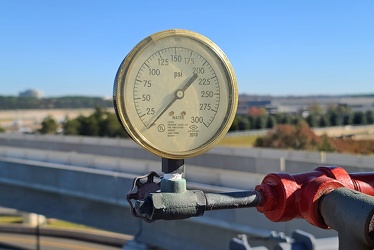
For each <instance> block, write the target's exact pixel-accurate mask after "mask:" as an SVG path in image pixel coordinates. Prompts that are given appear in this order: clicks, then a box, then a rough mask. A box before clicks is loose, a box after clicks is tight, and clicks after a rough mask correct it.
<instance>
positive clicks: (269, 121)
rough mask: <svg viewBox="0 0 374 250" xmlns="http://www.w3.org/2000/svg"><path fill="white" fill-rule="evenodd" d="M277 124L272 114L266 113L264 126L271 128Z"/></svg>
mask: <svg viewBox="0 0 374 250" xmlns="http://www.w3.org/2000/svg"><path fill="white" fill-rule="evenodd" d="M275 125H277V121H276V120H275V118H274V116H272V115H268V116H267V119H266V128H273V127H275Z"/></svg>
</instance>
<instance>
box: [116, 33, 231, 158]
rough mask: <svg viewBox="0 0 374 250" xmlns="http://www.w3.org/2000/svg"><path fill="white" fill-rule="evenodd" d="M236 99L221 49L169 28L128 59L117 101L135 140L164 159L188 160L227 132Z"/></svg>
mask: <svg viewBox="0 0 374 250" xmlns="http://www.w3.org/2000/svg"><path fill="white" fill-rule="evenodd" d="M237 95H238V93H237V84H236V78H235V75H234V71H233V69H232V67H231V64H230V62H229V61H228V59H227V58H226V56H225V55H224V53H223V52H222V51H221V50H220V49H219V48H218V46H217V45H215V44H214V43H213V42H212V41H210V40H209V39H208V38H206V37H204V36H202V35H200V34H198V33H195V32H191V31H186V30H167V31H162V32H159V33H156V34H153V35H151V36H149V37H147V38H145V39H144V40H143V41H141V42H140V43H139V44H138V45H137V46H135V47H134V48H133V49H132V51H131V52H130V53H129V54H128V55H127V56H126V58H125V59H124V61H123V62H122V64H121V65H120V67H119V69H118V72H117V76H116V79H115V83H114V98H113V100H114V105H115V109H116V113H117V116H118V118H119V120H120V121H121V123H122V125H123V127H124V128H125V129H126V131H127V132H128V134H129V135H130V136H131V137H132V139H134V140H135V141H136V142H137V143H139V144H140V145H141V146H143V147H144V148H146V149H147V150H149V151H151V152H152V153H155V154H157V155H159V156H161V157H164V158H170V159H184V158H187V157H192V156H196V155H199V154H202V153H204V152H206V151H207V150H209V149H210V148H211V147H213V146H214V145H215V144H216V143H217V142H218V141H219V140H220V139H221V138H222V137H223V136H224V135H225V134H226V132H227V131H228V129H229V127H230V126H231V123H232V120H233V118H234V116H235V113H236V108H237V100H238V97H237Z"/></svg>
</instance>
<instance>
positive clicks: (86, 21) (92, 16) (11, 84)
mask: <svg viewBox="0 0 374 250" xmlns="http://www.w3.org/2000/svg"><path fill="white" fill-rule="evenodd" d="M373 13H374V1H372V0H360V1H347V0H329V1H325V0H315V1H291V0H289V1H288V0H284V1H279V0H278V1H276V0H273V1H254V0H253V1H239V0H231V1H223V0H216V1H208V0H207V1H199V0H188V1H186V0H182V1H175V0H173V1H169V0H165V1H161V0H160V1H146V0H143V1H126V0H116V1H114V0H113V1H111V0H107V1H104V0H103V1H96V0H89V1H87V0H54V1H50V0H48V1H47V0H45V1H42V0H33V1H29V0H1V1H0V95H18V94H19V92H21V91H24V90H26V89H37V90H41V91H43V93H44V96H46V97H57V96H66V95H84V96H102V97H111V96H112V94H113V93H112V90H113V82H114V77H115V74H116V72H117V69H118V67H119V65H120V63H121V62H122V60H123V59H124V57H125V56H126V55H127V53H129V52H130V50H131V49H132V48H133V47H134V46H135V45H136V44H137V43H138V42H140V41H141V40H142V39H143V38H145V37H147V36H149V35H151V34H153V33H156V32H159V31H162V30H167V29H173V28H178V29H187V30H192V31H195V32H198V33H200V34H202V35H204V36H206V37H208V38H209V39H211V40H212V41H213V42H214V43H216V44H217V45H218V46H219V47H220V48H221V49H222V50H223V51H224V53H225V54H226V56H227V57H228V58H229V60H230V62H231V64H232V66H233V68H234V71H235V74H236V77H237V81H238V88H239V93H241V94H250V95H275V96H284V95H320V94H323V95H340V94H374V14H373Z"/></svg>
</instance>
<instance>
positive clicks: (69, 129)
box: [62, 117, 81, 135]
mask: <svg viewBox="0 0 374 250" xmlns="http://www.w3.org/2000/svg"><path fill="white" fill-rule="evenodd" d="M80 126H81V124H80V122H79V121H78V119H73V120H70V119H69V118H68V117H66V118H65V122H64V123H63V126H62V128H63V131H64V134H65V135H79V130H80Z"/></svg>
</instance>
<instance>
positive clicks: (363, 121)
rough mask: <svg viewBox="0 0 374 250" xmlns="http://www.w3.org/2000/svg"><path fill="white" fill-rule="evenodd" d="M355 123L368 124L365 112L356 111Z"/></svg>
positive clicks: (353, 122) (354, 115)
mask: <svg viewBox="0 0 374 250" xmlns="http://www.w3.org/2000/svg"><path fill="white" fill-rule="evenodd" d="M352 124H353V125H365V124H366V117H365V114H364V112H361V111H356V112H354V113H353V121H352Z"/></svg>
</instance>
